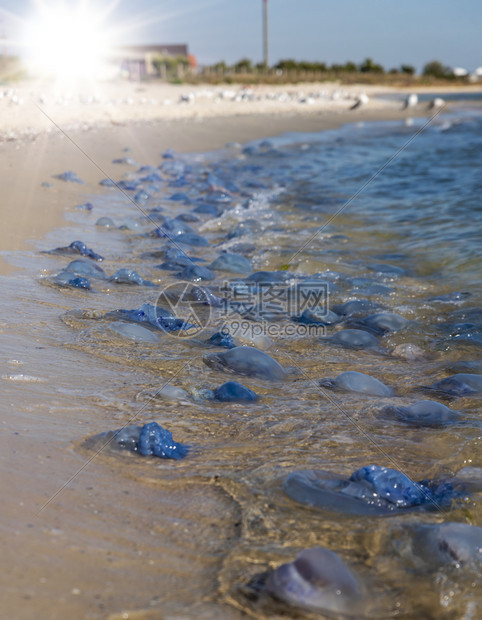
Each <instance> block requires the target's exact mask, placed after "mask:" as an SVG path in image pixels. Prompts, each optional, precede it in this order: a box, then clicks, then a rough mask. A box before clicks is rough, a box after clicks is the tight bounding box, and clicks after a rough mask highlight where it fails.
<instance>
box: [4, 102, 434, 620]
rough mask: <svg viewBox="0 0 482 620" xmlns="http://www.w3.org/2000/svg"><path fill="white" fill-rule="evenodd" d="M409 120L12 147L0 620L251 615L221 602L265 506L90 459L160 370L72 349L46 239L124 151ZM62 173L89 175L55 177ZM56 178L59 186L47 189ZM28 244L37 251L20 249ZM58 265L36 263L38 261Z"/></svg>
mask: <svg viewBox="0 0 482 620" xmlns="http://www.w3.org/2000/svg"><path fill="white" fill-rule="evenodd" d="M419 113H422V114H426V111H425V110H420V112H419ZM411 115H413V112H411ZM406 116H408V115H407V114H406V113H402V112H401V111H399V110H398V109H393V108H391V109H386V110H381V109H376V110H373V111H371V110H370V109H369V108H368V109H366V110H363V109H362V110H359V111H354V112H346V111H329V112H326V113H322V112H318V113H313V112H310V113H309V114H292V113H286V114H276V115H272V114H265V115H260V114H256V115H250V114H243V115H242V116H232V117H220V118H217V117H209V118H202V119H200V118H197V119H193V118H190V119H176V120H164V121H161V120H155V121H154V120H153V121H150V122H138V121H136V122H135V123H133V124H130V123H128V124H121V125H115V126H112V125H111V126H104V127H98V128H95V127H90V128H89V130H87V131H85V130H73V131H72V132H70V130H69V132H68V135H69V137H70V138H71V140H70V139H68V138H67V137H65V136H63V135H59V133H57V132H58V130H55V131H53V132H51V134H38V135H36V137H35V138H30V139H28V140H13V141H4V142H2V143H1V144H0V151H1V158H0V161H1V164H0V166H1V170H0V180H1V183H2V187H3V188H4V191H3V192H2V198H3V200H2V227H1V229H0V230H1V233H0V247H1V249H2V251H4V252H6V253H7V255H6V258H7V261H8V262H5V261H4V262H3V263H2V264H1V265H0V269H2V270H3V271H4V272H5V271H8V270H11V269H13V268H14V269H15V277H11V276H5V275H1V276H0V279H1V286H2V304H1V305H0V312H1V314H0V337H1V340H2V346H1V347H0V368H1V371H0V374H1V383H2V392H3V396H2V426H1V433H0V467H1V471H2V476H1V482H0V488H1V493H2V498H3V502H2V520H1V525H0V527H1V528H2V536H1V542H0V544H1V555H2V564H3V570H2V576H1V578H0V582H1V583H0V587H1V590H2V594H3V596H2V599H3V600H2V615H3V617H5V618H11V619H15V620H27V619H31V618H34V617H35V618H39V617H40V618H48V619H49V620H57V619H58V620H64V619H65V618H85V619H92V620H93V619H103V618H109V619H110V620H120V619H121V618H130V619H132V618H136V619H137V620H140V619H144V620H153V619H156V620H160V619H165V620H166V619H168V618H177V619H179V618H206V619H207V618H223V619H224V618H226V619H233V620H236V619H237V618H241V617H242V614H241V613H240V612H239V613H238V611H237V610H236V609H234V608H233V607H231V606H229V607H228V606H225V605H223V604H222V602H220V598H221V600H222V592H223V587H224V584H223V578H222V574H223V562H224V558H225V557H226V555H227V554H228V552H229V551H231V552H232V550H233V548H234V547H235V543H236V541H237V540H238V539H239V537H240V534H241V531H243V530H244V531H245V532H246V530H247V529H248V528H249V527H254V526H253V523H255V522H256V521H255V516H256V515H251V516H250V518H251V519H252V523H251V521H249V520H248V517H247V516H244V518H243V516H242V515H241V512H240V502H242V489H235V488H232V489H229V493H228V492H227V490H226V489H224V488H222V487H220V486H219V485H218V484H217V481H216V479H215V478H213V479H211V480H209V479H199V480H196V479H191V480H189V481H188V482H186V480H185V479H183V480H179V481H177V480H176V478H175V476H174V477H173V478H172V477H171V479H170V480H168V481H167V480H166V481H164V482H162V479H163V476H162V475H159V474H162V469H163V467H164V466H163V465H160V466H155V467H154V468H153V474H152V478H150V477H146V470H145V468H144V467H142V466H134V467H129V466H128V465H126V464H125V463H124V462H117V461H116V460H115V459H112V458H107V457H104V456H102V457H101V458H99V459H96V461H95V464H91V463H90V462H89V459H91V457H92V455H91V454H90V453H88V452H87V451H85V450H83V449H82V447H81V444H82V441H83V439H85V437H86V436H88V435H92V434H95V433H98V432H102V431H104V430H106V420H109V422H108V423H107V424H108V425H112V424H113V423H114V424H115V421H116V420H118V426H120V425H122V424H124V423H125V422H126V420H127V419H128V418H129V416H130V415H131V414H132V412H133V411H137V410H138V409H139V405H138V404H137V403H135V402H134V397H135V394H136V392H138V391H139V390H140V389H143V388H144V387H145V386H146V385H149V384H150V383H151V382H152V375H150V374H149V373H146V372H145V371H143V370H142V369H135V370H133V369H128V368H124V367H118V366H116V365H115V364H106V367H105V371H104V373H103V374H102V376H95V374H93V373H92V372H91V367H90V356H89V355H87V354H86V353H85V352H83V351H82V350H77V349H76V348H75V346H72V344H71V342H72V339H71V336H70V331H69V328H68V327H67V326H66V325H65V324H63V323H61V322H60V321H58V320H57V319H56V318H57V317H58V316H59V315H60V314H62V313H63V312H64V311H65V310H66V309H68V308H69V307H71V306H75V304H76V299H77V298H76V295H77V293H75V292H74V293H73V295H72V296H69V298H68V299H66V302H65V306H62V305H61V304H59V301H58V296H56V295H55V294H53V293H52V294H51V295H49V294H47V295H46V298H44V299H42V300H36V299H35V292H34V291H35V286H36V279H37V277H38V272H32V271H31V270H30V271H29V267H31V264H32V260H34V261H37V258H35V257H36V256H37V257H38V256H39V255H37V254H36V253H35V250H34V248H36V247H38V245H39V242H40V241H41V240H42V237H43V236H44V235H45V234H46V233H48V232H49V231H52V230H53V229H55V228H57V227H59V226H64V225H66V223H67V222H66V220H65V218H64V216H65V214H67V215H68V213H69V212H72V211H73V210H74V209H75V206H76V205H77V204H81V203H83V202H85V197H86V196H87V195H92V194H93V193H96V192H102V191H103V190H102V188H99V187H98V182H99V181H100V180H101V179H102V178H104V177H105V176H110V175H112V176H113V177H114V178H119V176H120V175H121V174H122V173H123V172H125V171H126V169H125V168H124V167H119V166H117V165H114V164H112V163H111V162H112V159H113V158H114V157H122V156H124V155H126V153H123V149H124V148H126V147H129V148H130V149H131V151H130V152H129V153H127V155H129V157H132V158H134V159H135V160H137V161H138V162H139V163H141V164H152V165H158V163H159V161H160V153H162V152H163V151H164V150H165V149H166V148H173V149H174V150H175V151H178V152H192V151H199V152H201V151H207V150H211V149H216V148H220V147H222V146H223V145H224V144H226V143H227V142H230V141H239V142H247V141H249V140H252V139H255V138H261V137H269V136H272V135H277V134H280V133H283V132H287V131H307V132H312V131H320V130H324V129H331V128H335V127H338V126H340V125H342V124H344V123H347V122H358V121H369V120H376V119H387V120H388V119H394V118H397V119H398V118H400V119H401V118H405V117H406ZM65 170H73V171H74V172H76V173H77V174H78V175H79V176H80V177H81V178H82V179H83V180H84V181H85V183H86V184H85V185H77V184H73V183H64V182H61V181H58V180H55V179H52V178H51V177H52V175H53V174H58V173H61V172H64V171H65ZM44 181H48V182H52V183H53V187H49V188H44V187H41V183H42V182H44ZM17 250H27V252H25V253H20V254H17V255H14V254H12V252H14V251H17ZM4 256H5V255H4ZM36 264H37V263H36ZM47 264H48V259H45V258H41V257H39V258H38V264H37V269H38V270H41V269H42V268H44V267H45V266H46V265H47ZM79 299H80V297H79ZM89 303H95V298H94V301H90V300H89ZM97 303H98V304H99V306H100V304H101V300H98V301H97ZM53 317H55V319H54V318H53ZM59 359H61V360H62V362H61V365H62V369H61V370H59V366H58V364H59ZM166 372H167V371H166ZM172 372H174V370H173V371H172ZM159 380H162V378H161V377H159ZM126 402H127V403H131V407H130V408H128V409H126V405H125V403H126ZM147 413H148V410H147V411H146V412H145V414H146V415H147ZM211 430H212V433H215V432H216V424H215V420H213V421H212V429H211ZM186 434H187V435H188V434H189V429H186ZM180 439H181V440H183V437H181V438H180ZM247 457H248V454H247ZM169 465H170V466H171V464H169ZM79 472H80V473H79ZM77 474H78V475H77ZM73 477H74V478H73ZM64 485H66V486H65V488H64ZM59 491H62V492H61V493H59V494H58V495H57V493H58V492H59ZM238 494H239V497H238ZM213 531H215V533H216V535H215V536H213V535H212V532H213ZM220 593H221V597H220ZM135 610H137V611H135Z"/></svg>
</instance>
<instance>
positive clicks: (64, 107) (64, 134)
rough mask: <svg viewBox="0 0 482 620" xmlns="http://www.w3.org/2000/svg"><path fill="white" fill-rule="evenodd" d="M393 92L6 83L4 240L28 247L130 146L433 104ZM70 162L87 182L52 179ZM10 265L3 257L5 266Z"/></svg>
mask: <svg viewBox="0 0 482 620" xmlns="http://www.w3.org/2000/svg"><path fill="white" fill-rule="evenodd" d="M362 92H366V93H368V94H369V96H370V101H369V103H368V104H367V105H364V106H361V107H360V108H358V109H355V110H350V107H351V106H352V105H353V104H354V102H356V100H357V98H358V96H359V95H360V93H362ZM387 92H389V93H391V94H393V91H390V90H389V91H387V89H381V88H378V87H368V88H367V87H365V86H351V87H339V86H337V85H336V84H328V85H325V84H321V85H313V84H305V85H297V86H296V87H289V86H287V87H271V86H269V87H268V86H259V87H256V88H254V89H240V88H236V87H229V88H227V87H216V88H211V87H210V88H204V87H196V88H190V87H186V86H173V85H158V84H146V85H139V84H132V83H123V84H107V85H101V86H97V87H93V86H92V85H85V86H84V87H81V88H79V89H78V90H77V91H66V92H64V91H61V90H59V89H56V88H55V87H54V86H53V85H50V86H49V87H45V85H44V86H42V87H41V86H39V85H36V84H30V83H28V84H26V83H23V84H18V85H15V87H13V88H4V90H3V96H2V98H0V154H1V158H0V181H1V182H2V186H3V187H4V193H3V205H2V217H3V222H4V225H3V226H2V228H1V232H0V248H1V250H2V251H11V250H17V249H26V248H28V247H29V246H28V244H26V240H29V239H40V238H41V237H42V236H43V235H44V234H45V233H46V232H47V231H49V230H52V229H53V228H55V227H57V226H59V225H61V224H62V223H63V222H64V221H65V220H64V217H63V216H64V214H65V213H67V212H68V211H69V210H71V209H75V206H76V205H78V204H81V203H82V202H84V200H83V196H85V195H86V194H90V193H93V192H97V191H99V190H100V189H101V188H99V187H98V183H99V181H100V180H101V179H103V178H105V177H107V176H113V177H114V178H118V177H119V175H120V174H123V173H125V172H126V169H125V168H124V169H122V168H121V167H119V166H118V165H115V164H112V160H113V158H115V157H122V156H123V155H124V156H125V153H124V149H125V148H129V149H130V151H129V156H130V157H132V158H133V159H135V160H136V161H138V162H140V163H142V164H150V165H158V162H159V156H160V154H161V153H162V152H163V151H165V150H166V149H167V148H172V149H174V150H175V151H177V152H180V153H183V152H203V151H209V150H214V149H219V148H222V147H224V145H225V144H226V143H228V142H233V141H234V142H240V143H246V142H249V141H251V140H255V139H259V138H263V137H271V136H275V135H279V134H282V133H285V132H294V131H298V132H316V131H322V130H326V129H334V128H336V127H339V126H341V125H343V124H346V123H355V122H361V121H374V120H392V119H393V120H396V119H404V118H408V117H410V116H421V115H422V116H423V115H427V114H428V113H429V111H428V109H427V105H426V104H424V105H419V106H417V107H416V108H413V109H410V110H406V111H403V110H402V109H401V105H400V103H399V102H398V101H390V100H386V99H380V98H377V96H379V95H381V94H387ZM66 170H72V171H74V172H76V174H78V175H79V176H80V178H81V179H83V180H84V181H85V183H86V185H76V184H72V183H62V182H59V181H55V180H54V179H52V176H53V175H55V174H59V173H62V172H65V171H66ZM42 183H50V184H52V187H43V186H42ZM6 269H8V267H7V266H6V264H5V261H4V260H2V259H1V257H0V270H3V271H5V270H6Z"/></svg>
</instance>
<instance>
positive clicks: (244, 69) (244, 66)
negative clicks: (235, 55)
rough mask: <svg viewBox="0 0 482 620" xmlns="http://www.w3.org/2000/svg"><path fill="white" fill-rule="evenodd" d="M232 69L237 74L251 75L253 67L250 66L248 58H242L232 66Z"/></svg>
mask: <svg viewBox="0 0 482 620" xmlns="http://www.w3.org/2000/svg"><path fill="white" fill-rule="evenodd" d="M234 68H235V70H236V71H237V72H239V73H251V71H252V70H253V65H252V64H251V61H250V60H249V58H242V59H241V60H240V61H238V62H237V63H236V64H235V65H234Z"/></svg>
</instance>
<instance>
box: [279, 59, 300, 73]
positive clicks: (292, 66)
mask: <svg viewBox="0 0 482 620" xmlns="http://www.w3.org/2000/svg"><path fill="white" fill-rule="evenodd" d="M275 69H280V70H281V71H295V70H296V69H298V63H297V62H296V60H293V59H291V58H288V59H286V60H280V61H279V63H278V64H277V65H276V66H275Z"/></svg>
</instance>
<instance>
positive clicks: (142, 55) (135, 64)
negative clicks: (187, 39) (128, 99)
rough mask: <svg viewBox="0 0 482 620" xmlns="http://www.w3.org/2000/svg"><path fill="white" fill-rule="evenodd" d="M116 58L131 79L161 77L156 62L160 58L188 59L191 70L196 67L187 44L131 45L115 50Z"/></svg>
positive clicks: (124, 72) (123, 71)
mask: <svg viewBox="0 0 482 620" xmlns="http://www.w3.org/2000/svg"><path fill="white" fill-rule="evenodd" d="M114 55H115V58H116V60H118V61H120V67H121V71H122V73H123V74H125V75H126V76H127V77H128V78H129V79H135V80H139V79H141V78H143V77H149V76H157V75H159V72H158V69H157V68H156V66H155V64H154V61H155V60H156V59H159V58H166V57H170V58H179V57H182V58H187V59H188V60H189V66H190V67H191V68H194V67H196V64H197V63H196V59H195V57H194V56H192V54H189V50H188V46H187V45H185V44H166V45H159V44H152V45H129V46H128V47H124V48H120V49H117V50H115V53H114Z"/></svg>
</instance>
